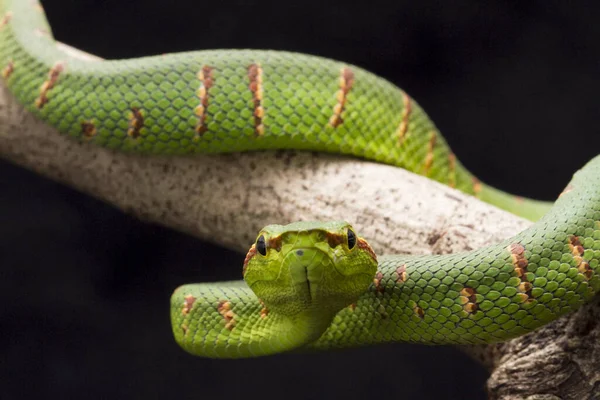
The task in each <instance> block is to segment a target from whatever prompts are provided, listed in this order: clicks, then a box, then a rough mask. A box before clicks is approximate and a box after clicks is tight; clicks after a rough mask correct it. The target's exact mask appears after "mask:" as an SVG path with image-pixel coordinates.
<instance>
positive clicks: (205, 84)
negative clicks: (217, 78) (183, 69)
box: [195, 65, 214, 136]
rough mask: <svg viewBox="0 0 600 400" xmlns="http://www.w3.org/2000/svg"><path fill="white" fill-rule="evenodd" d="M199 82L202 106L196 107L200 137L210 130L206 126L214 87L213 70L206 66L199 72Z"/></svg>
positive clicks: (198, 92)
mask: <svg viewBox="0 0 600 400" xmlns="http://www.w3.org/2000/svg"><path fill="white" fill-rule="evenodd" d="M198 80H199V81H200V86H199V87H198V91H197V95H198V99H199V100H200V104H199V105H198V106H197V107H196V109H195V112H196V116H197V117H198V124H196V133H197V134H198V135H200V136H202V135H204V133H206V131H207V130H208V126H207V125H206V117H207V115H208V100H209V93H208V92H209V90H210V88H211V87H212V86H213V85H214V74H213V68H212V67H209V66H208V65H205V66H203V67H202V69H201V70H200V71H198Z"/></svg>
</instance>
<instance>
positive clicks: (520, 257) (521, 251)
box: [506, 243, 533, 301]
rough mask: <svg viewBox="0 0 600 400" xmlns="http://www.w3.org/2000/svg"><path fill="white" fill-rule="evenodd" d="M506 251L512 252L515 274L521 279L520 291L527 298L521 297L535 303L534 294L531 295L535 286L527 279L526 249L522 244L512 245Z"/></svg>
mask: <svg viewBox="0 0 600 400" xmlns="http://www.w3.org/2000/svg"><path fill="white" fill-rule="evenodd" d="M506 250H508V251H509V252H510V254H511V256H512V264H513V267H514V269H515V273H516V274H517V276H518V277H519V278H520V279H521V283H520V284H519V287H518V289H519V291H520V292H522V294H523V295H525V296H526V297H523V296H521V297H522V298H523V299H524V300H523V301H533V294H532V293H531V290H532V289H533V285H532V284H531V282H529V279H527V266H528V265H529V262H528V261H527V258H525V247H523V245H522V244H520V243H512V244H510V245H509V246H508V247H507V248H506Z"/></svg>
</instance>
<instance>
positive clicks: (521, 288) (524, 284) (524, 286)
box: [519, 281, 533, 293]
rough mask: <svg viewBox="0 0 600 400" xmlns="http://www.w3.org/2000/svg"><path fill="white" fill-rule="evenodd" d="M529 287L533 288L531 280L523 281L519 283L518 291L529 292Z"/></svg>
mask: <svg viewBox="0 0 600 400" xmlns="http://www.w3.org/2000/svg"><path fill="white" fill-rule="evenodd" d="M531 289H533V285H532V284H531V282H528V281H524V282H521V283H520V284H519V292H522V293H528V292H531Z"/></svg>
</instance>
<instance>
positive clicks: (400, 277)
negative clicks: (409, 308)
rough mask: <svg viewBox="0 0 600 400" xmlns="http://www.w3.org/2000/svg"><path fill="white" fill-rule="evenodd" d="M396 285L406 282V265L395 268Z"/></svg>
mask: <svg viewBox="0 0 600 400" xmlns="http://www.w3.org/2000/svg"><path fill="white" fill-rule="evenodd" d="M394 280H395V281H396V283H398V282H406V281H407V280H408V273H407V272H406V264H402V265H401V266H399V267H398V268H396V279H394Z"/></svg>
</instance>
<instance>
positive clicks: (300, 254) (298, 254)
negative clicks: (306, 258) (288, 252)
mask: <svg viewBox="0 0 600 400" xmlns="http://www.w3.org/2000/svg"><path fill="white" fill-rule="evenodd" d="M296 255H297V256H303V255H304V251H303V250H296Z"/></svg>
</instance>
